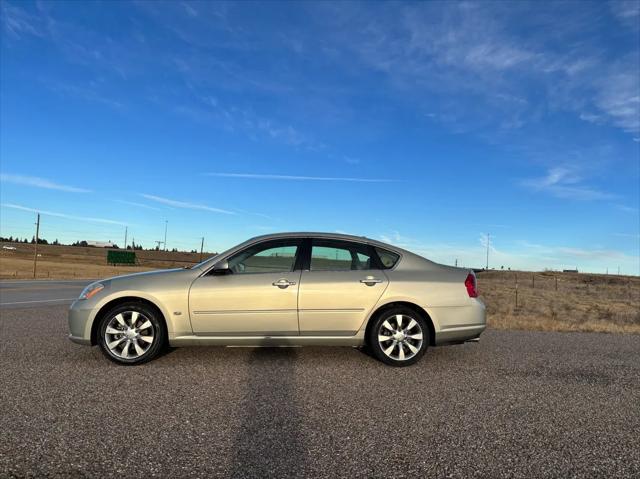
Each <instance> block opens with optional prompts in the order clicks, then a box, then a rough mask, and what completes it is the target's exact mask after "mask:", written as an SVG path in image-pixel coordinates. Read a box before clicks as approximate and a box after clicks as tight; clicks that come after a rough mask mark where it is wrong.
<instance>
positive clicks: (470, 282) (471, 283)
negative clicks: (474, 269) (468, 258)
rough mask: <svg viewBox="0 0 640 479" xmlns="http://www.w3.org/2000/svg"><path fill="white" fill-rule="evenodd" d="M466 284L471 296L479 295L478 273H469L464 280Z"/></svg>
mask: <svg viewBox="0 0 640 479" xmlns="http://www.w3.org/2000/svg"><path fill="white" fill-rule="evenodd" d="M464 285H465V287H466V288H467V294H468V295H469V297H470V298H477V297H478V288H477V286H476V275H475V274H473V273H469V274H468V275H467V279H465V280H464Z"/></svg>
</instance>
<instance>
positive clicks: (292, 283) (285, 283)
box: [271, 279, 296, 289]
mask: <svg viewBox="0 0 640 479" xmlns="http://www.w3.org/2000/svg"><path fill="white" fill-rule="evenodd" d="M271 284H272V285H274V286H277V287H278V288H280V289H285V288H288V287H289V286H295V284H296V282H295V281H287V280H286V279H279V280H278V281H275V282H273V283H271Z"/></svg>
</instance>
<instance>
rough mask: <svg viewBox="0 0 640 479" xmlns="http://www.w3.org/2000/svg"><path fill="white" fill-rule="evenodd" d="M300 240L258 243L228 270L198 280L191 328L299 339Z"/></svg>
mask: <svg viewBox="0 0 640 479" xmlns="http://www.w3.org/2000/svg"><path fill="white" fill-rule="evenodd" d="M300 245H301V241H300V240H296V239H290V240H275V241H274V240H272V241H266V242H263V243H258V244H256V245H252V246H249V247H247V248H246V249H244V250H242V251H240V252H238V253H235V254H234V255H233V256H232V257H230V258H228V260H227V261H228V263H229V270H228V271H226V272H218V273H216V274H208V275H205V276H202V277H200V278H198V279H197V280H195V281H194V283H193V284H192V286H191V290H190V292H189V312H190V314H191V325H192V328H193V332H194V333H195V334H196V335H202V336H234V335H235V336H293V335H298V334H299V330H298V310H297V306H298V288H299V285H300V271H296V270H295V269H296V268H295V265H296V259H297V255H298V254H299V251H300V249H301V248H300Z"/></svg>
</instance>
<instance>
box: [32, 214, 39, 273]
mask: <svg viewBox="0 0 640 479" xmlns="http://www.w3.org/2000/svg"><path fill="white" fill-rule="evenodd" d="M39 235H40V213H38V219H37V221H36V244H35V245H34V248H33V279H36V267H37V264H38V236H39Z"/></svg>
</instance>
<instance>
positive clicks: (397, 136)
mask: <svg viewBox="0 0 640 479" xmlns="http://www.w3.org/2000/svg"><path fill="white" fill-rule="evenodd" d="M0 5H1V8H2V19H1V20H2V21H1V23H2V25H1V27H2V45H1V60H0V61H1V64H0V66H1V72H0V75H1V77H0V80H1V86H0V94H1V105H0V122H1V123H0V155H1V157H0V158H1V164H0V170H1V171H0V172H1V174H2V176H1V178H0V180H1V183H0V187H1V190H0V203H1V204H2V206H1V208H0V213H1V220H2V221H1V222H0V234H2V235H3V236H9V235H13V236H15V235H19V236H28V237H31V236H32V235H33V231H34V227H33V223H34V219H35V213H34V211H36V210H38V211H41V212H42V213H43V216H42V227H41V230H42V235H43V236H44V237H46V238H47V239H50V240H52V239H54V238H58V239H60V240H62V241H65V242H69V241H75V240H78V239H92V240H112V241H115V242H117V243H119V244H122V243H123V240H124V229H125V226H128V229H129V240H131V238H132V237H134V238H135V240H136V242H142V243H143V244H144V245H145V246H147V247H150V246H153V245H154V241H155V240H161V239H162V237H163V235H164V225H165V221H168V241H167V243H168V247H169V248H173V247H177V248H180V249H195V248H198V247H199V244H200V237H201V236H205V238H206V243H205V246H206V249H208V250H210V251H216V250H221V249H224V248H226V247H228V246H231V245H233V244H235V243H237V242H240V241H242V240H244V239H246V238H248V237H251V236H255V235H258V234H264V233H268V232H273V231H289V230H315V231H318V230H319V231H340V232H347V233H353V234H359V235H366V236H369V237H372V238H376V239H382V240H384V241H388V242H391V243H394V244H397V245H399V246H403V247H406V248H408V249H410V250H413V251H416V252H418V253H420V254H423V255H425V256H427V257H429V258H431V259H434V260H436V261H440V262H443V263H447V264H453V262H454V261H455V260H456V259H457V260H458V263H459V264H460V265H466V266H481V265H483V264H484V261H485V259H484V256H485V244H486V236H485V235H486V233H490V234H491V254H490V257H491V258H490V263H491V266H494V267H500V266H501V265H504V266H505V267H507V266H509V267H511V268H524V269H536V270H539V269H543V268H568V267H576V266H577V267H578V268H580V269H581V270H587V271H595V272H604V271H605V270H606V268H609V270H610V271H617V268H618V266H620V268H621V270H622V272H623V273H632V274H639V273H640V259H639V249H640V236H639V233H640V231H639V230H640V220H639V211H638V208H639V203H640V197H639V193H640V192H639V190H640V186H639V185H640V47H639V45H640V3H639V2H636V1H620V2H548V3H547V2H545V3H542V2H537V3H526V2H496V3H491V2H479V3H474V2H464V3H455V2H442V3H440V2H428V3H417V2H412V3H382V2H370V3H346V2H340V3H330V2H321V3H311V2H296V3H293V2H292V3H275V2H264V3H249V2H240V3H235V4H233V3H229V4H227V3H218V2H216V3H214V2H167V3H163V2H133V3H125V2H102V3H84V2H82V3H81V2H69V3H65V2H41V3H37V2H36V3H30V2H13V1H6V0H3V1H2V3H1V4H0Z"/></svg>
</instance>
